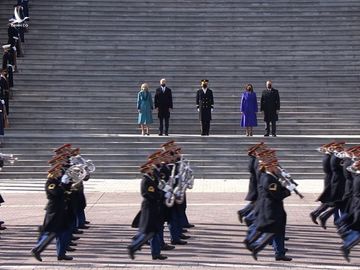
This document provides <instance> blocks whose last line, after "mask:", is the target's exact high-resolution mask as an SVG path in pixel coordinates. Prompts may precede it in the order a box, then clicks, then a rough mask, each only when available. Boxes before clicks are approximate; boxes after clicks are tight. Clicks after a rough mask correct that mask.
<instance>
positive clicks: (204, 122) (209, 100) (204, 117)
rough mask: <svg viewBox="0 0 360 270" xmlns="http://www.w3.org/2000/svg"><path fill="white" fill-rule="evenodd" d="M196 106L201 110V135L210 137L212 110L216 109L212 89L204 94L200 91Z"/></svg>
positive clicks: (197, 94) (197, 95)
mask: <svg viewBox="0 0 360 270" xmlns="http://www.w3.org/2000/svg"><path fill="white" fill-rule="evenodd" d="M196 106H197V108H198V109H199V120H200V122H201V135H209V133H210V121H211V110H212V109H213V108H214V96H213V92H212V90H211V89H207V90H206V93H204V91H203V89H199V90H198V91H197V93H196Z"/></svg>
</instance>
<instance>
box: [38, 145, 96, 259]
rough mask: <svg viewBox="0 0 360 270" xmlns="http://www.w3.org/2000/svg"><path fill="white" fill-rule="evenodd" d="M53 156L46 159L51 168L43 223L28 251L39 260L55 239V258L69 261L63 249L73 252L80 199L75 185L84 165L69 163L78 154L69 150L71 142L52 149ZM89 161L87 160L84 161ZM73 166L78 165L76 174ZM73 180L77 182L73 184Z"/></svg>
mask: <svg viewBox="0 0 360 270" xmlns="http://www.w3.org/2000/svg"><path fill="white" fill-rule="evenodd" d="M54 152H55V154H56V155H55V156H54V157H53V158H52V159H51V160H49V162H48V163H49V164H50V165H51V166H52V168H51V169H50V170H49V175H48V180H47V182H46V184H45V190H46V194H47V198H48V205H47V207H46V215H45V219H44V224H43V226H42V228H41V234H40V237H39V240H38V243H37V245H36V246H35V247H34V248H33V249H32V250H31V254H32V256H34V257H35V258H36V259H37V260H38V261H42V258H41V252H42V251H43V250H44V249H45V248H46V247H47V246H48V245H49V244H50V242H51V241H52V240H53V239H54V238H56V243H57V244H56V246H57V256H58V260H72V259H73V258H72V257H70V256H67V255H66V251H74V250H75V249H74V248H72V247H71V245H75V243H72V242H71V240H77V239H79V238H78V237H73V236H72V234H73V233H74V228H75V220H76V214H77V213H78V212H77V211H76V210H77V209H78V208H76V207H77V205H78V203H79V202H81V200H80V199H79V198H78V195H77V193H76V192H77V190H76V189H75V186H76V185H77V184H79V183H82V181H83V180H84V176H85V171H86V168H87V167H86V166H87V165H86V164H85V165H84V166H82V167H80V166H79V165H74V164H73V163H71V162H70V161H71V159H70V158H71V157H72V156H79V154H80V152H79V149H78V148H77V149H71V145H70V144H64V145H62V146H61V147H59V148H57V149H55V150H54ZM86 162H90V161H86ZM73 166H78V167H76V168H75V169H77V170H75V173H74V172H73V171H72V170H73ZM74 181H77V182H76V183H74Z"/></svg>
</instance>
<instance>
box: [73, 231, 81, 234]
mask: <svg viewBox="0 0 360 270" xmlns="http://www.w3.org/2000/svg"><path fill="white" fill-rule="evenodd" d="M83 233H84V232H83V231H80V230H75V231H73V234H83Z"/></svg>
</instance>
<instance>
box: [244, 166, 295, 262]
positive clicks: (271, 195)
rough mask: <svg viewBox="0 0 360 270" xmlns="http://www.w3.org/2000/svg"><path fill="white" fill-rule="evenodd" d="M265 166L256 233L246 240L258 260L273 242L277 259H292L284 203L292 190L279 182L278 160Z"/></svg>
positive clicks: (261, 180)
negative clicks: (288, 252)
mask: <svg viewBox="0 0 360 270" xmlns="http://www.w3.org/2000/svg"><path fill="white" fill-rule="evenodd" d="M263 167H264V169H265V171H264V173H263V174H261V179H260V182H261V189H260V190H259V191H260V192H259V200H258V202H257V204H259V207H258V208H257V210H258V213H257V218H256V233H255V234H254V236H253V237H252V238H251V239H249V240H248V241H247V242H246V246H247V248H248V249H249V250H250V251H251V252H252V255H253V257H254V259H255V260H257V254H258V253H259V252H260V251H261V250H262V249H264V248H265V246H266V245H267V244H268V243H271V242H272V243H273V247H274V250H275V260H277V261H291V260H292V258H290V257H287V256H286V255H285V253H286V250H285V228H286V212H285V209H284V204H283V200H284V199H285V198H286V197H288V196H290V191H289V189H287V188H285V187H284V186H283V185H282V184H281V183H280V182H279V176H278V175H279V174H280V172H279V166H278V164H277V161H275V163H267V164H264V165H263Z"/></svg>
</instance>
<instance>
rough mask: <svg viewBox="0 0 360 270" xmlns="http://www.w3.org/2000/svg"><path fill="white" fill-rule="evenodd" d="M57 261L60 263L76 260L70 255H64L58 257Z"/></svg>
mask: <svg viewBox="0 0 360 270" xmlns="http://www.w3.org/2000/svg"><path fill="white" fill-rule="evenodd" d="M57 259H58V261H71V260H72V259H74V258H73V257H71V256H68V255H63V256H58V258H57Z"/></svg>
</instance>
